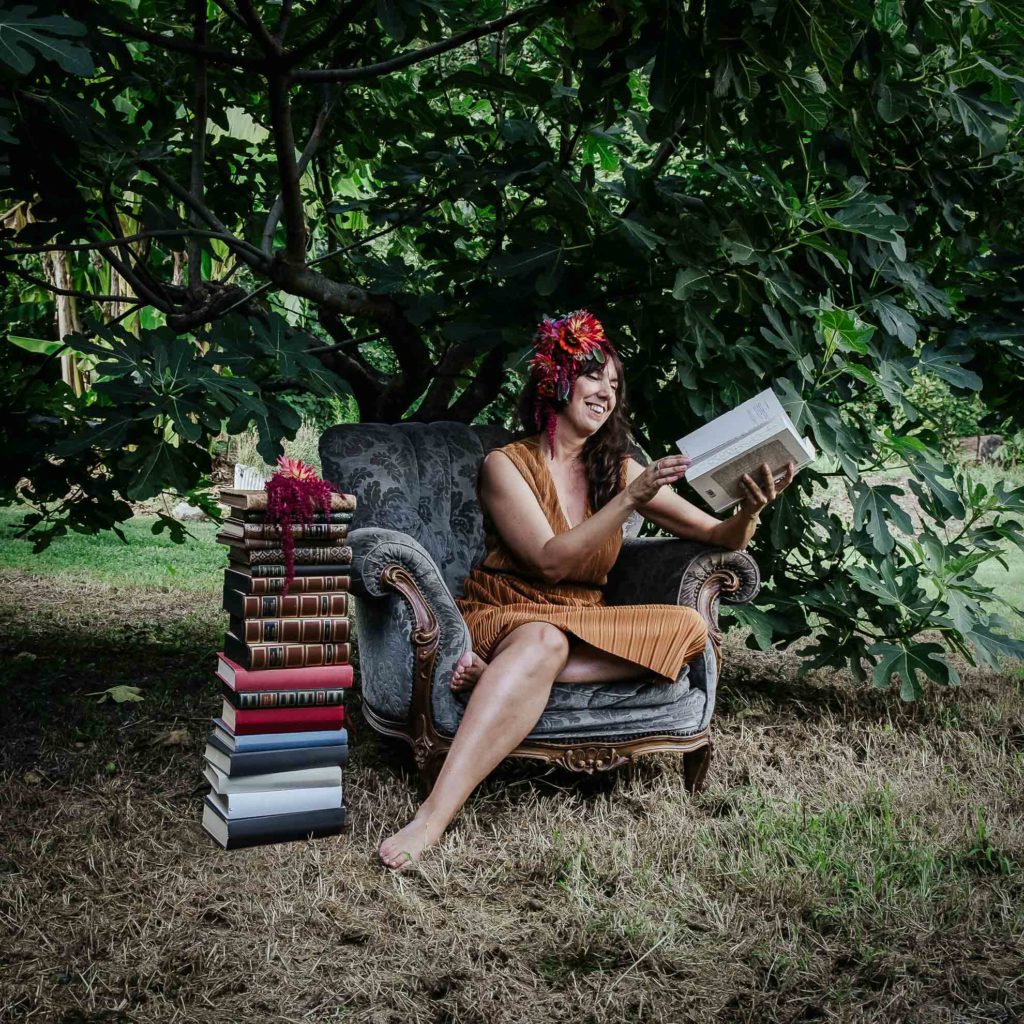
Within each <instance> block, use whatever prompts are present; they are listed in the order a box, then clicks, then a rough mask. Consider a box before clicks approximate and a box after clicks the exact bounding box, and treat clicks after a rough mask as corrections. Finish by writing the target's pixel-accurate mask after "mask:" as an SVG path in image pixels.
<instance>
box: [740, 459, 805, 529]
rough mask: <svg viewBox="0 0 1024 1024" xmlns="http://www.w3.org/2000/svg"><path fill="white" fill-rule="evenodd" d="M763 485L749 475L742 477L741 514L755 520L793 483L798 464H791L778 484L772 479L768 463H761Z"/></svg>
mask: <svg viewBox="0 0 1024 1024" xmlns="http://www.w3.org/2000/svg"><path fill="white" fill-rule="evenodd" d="M760 475H761V485H760V486H758V485H757V484H756V483H755V482H754V479H753V477H751V475H750V474H749V473H744V474H743V476H742V477H740V487H741V488H742V489H743V492H744V495H743V500H742V501H741V502H740V512H741V513H742V514H744V515H746V516H748V517H749V518H751V519H753V518H755V517H756V516H757V515H758V513H759V512H760V511H761V509H763V508H764V507H765V505H768V504H769V503H771V502H773V501H774V500H775V499H776V498H777V497H778V496H779V495H780V494H781V493H782V492H783V491H784V490H785V489H786V488H787V487H788V486H789V485H790V484H791V483H792V482H793V477H794V476H796V463H795V462H791V463H790V464H789V465H788V466H787V467H786V472H785V473H783V475H782V479H781V480H779V482H778V483H776V482H775V480H774V478H773V477H772V471H771V469H770V467H769V466H768V463H767V462H763V463H761V474H760Z"/></svg>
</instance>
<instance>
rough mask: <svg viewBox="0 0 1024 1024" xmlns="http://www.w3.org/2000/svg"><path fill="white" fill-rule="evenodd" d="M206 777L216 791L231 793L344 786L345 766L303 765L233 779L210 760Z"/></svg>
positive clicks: (206, 769)
mask: <svg viewBox="0 0 1024 1024" xmlns="http://www.w3.org/2000/svg"><path fill="white" fill-rule="evenodd" d="M204 771H205V773H206V779H207V781H208V782H209V783H210V785H211V786H212V787H213V790H214V792H216V793H221V794H230V793H270V792H274V791H280V790H288V789H314V788H317V787H321V788H322V787H324V786H332V787H334V788H335V789H337V788H338V786H340V785H341V774H342V773H341V767H340V766H339V765H326V766H324V767H323V768H300V769H299V770H298V771H295V772H267V773H265V774H263V775H245V776H243V777H242V778H240V779H233V778H232V777H231V776H230V775H228V774H227V773H226V772H222V771H221V770H220V769H219V768H218V767H217V766H216V765H214V764H211V763H210V762H209V761H207V763H206V768H205V769H204Z"/></svg>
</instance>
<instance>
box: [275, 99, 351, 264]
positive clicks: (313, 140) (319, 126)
mask: <svg viewBox="0 0 1024 1024" xmlns="http://www.w3.org/2000/svg"><path fill="white" fill-rule="evenodd" d="M337 101H338V99H337V93H336V92H334V91H333V90H331V91H330V92H329V93H328V95H327V98H326V99H325V100H324V103H323V106H322V107H321V108H320V112H319V113H318V114H317V117H316V122H315V123H314V125H313V130H312V131H311V132H310V134H309V140H308V141H307V142H306V146H305V148H304V149H303V150H302V153H301V154H300V155H299V162H298V165H297V166H296V173H297V175H298V177H299V178H301V177H302V175H303V174H304V173H305V170H306V168H307V167H308V166H309V161H310V160H312V158H313V156H314V154H315V153H316V151H317V150H318V149H319V148H320V142H321V141H322V139H323V133H324V128H325V127H326V126H327V119H328V117H330V115H331V111H332V110H333V109H334V107H335V104H336V103H337ZM283 210H284V195H283V193H282V194H280V195H278V197H277V199H275V200H274V205H273V206H272V207H271V208H270V213H269V214H268V216H267V223H266V224H265V225H264V226H263V239H262V244H261V248H262V250H263V252H264V253H265V254H266V255H267V256H270V254H271V249H272V246H273V239H274V229H275V228H276V227H277V223H278V221H279V220H280V219H281V213H282V211H283Z"/></svg>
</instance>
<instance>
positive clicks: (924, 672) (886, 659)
mask: <svg viewBox="0 0 1024 1024" xmlns="http://www.w3.org/2000/svg"><path fill="white" fill-rule="evenodd" d="M868 654H870V655H873V656H875V657H877V658H878V662H877V664H876V665H875V670H874V673H873V675H872V682H873V683H874V685H875V686H877V687H878V688H879V689H883V690H884V689H888V687H889V684H890V682H891V680H892V677H893V675H894V674H898V675H899V677H900V697H902V698H903V700H906V701H911V700H917V699H918V698H919V697H920V696H921V695H922V694H923V693H924V687H923V686H922V685H921V681H920V678H919V677H921V676H923V677H924V678H925V679H931V680H932V681H933V682H936V683H939V684H940V685H943V686H946V685H950V684H952V683H956V682H958V681H959V676H958V675H957V673H956V671H955V670H954V669H952V668H951V667H950V665H949V663H948V662H947V661H946V656H945V652H944V651H943V650H942V648H941V647H940V646H939V645H938V644H933V643H924V644H920V643H919V644H915V643H911V644H907V645H906V646H903V647H897V646H895V645H894V644H890V643H877V644H872V645H871V646H870V647H869V648H868Z"/></svg>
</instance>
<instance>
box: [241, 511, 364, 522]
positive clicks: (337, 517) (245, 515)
mask: <svg viewBox="0 0 1024 1024" xmlns="http://www.w3.org/2000/svg"><path fill="white" fill-rule="evenodd" d="M312 518H313V522H314V523H350V522H352V513H351V512H314V513H313V517H312ZM266 521H267V513H266V510H265V509H264V510H260V509H252V510H246V509H242V508H235V509H232V516H231V518H230V519H229V520H227V522H243V523H265V522H266Z"/></svg>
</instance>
